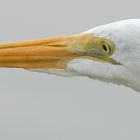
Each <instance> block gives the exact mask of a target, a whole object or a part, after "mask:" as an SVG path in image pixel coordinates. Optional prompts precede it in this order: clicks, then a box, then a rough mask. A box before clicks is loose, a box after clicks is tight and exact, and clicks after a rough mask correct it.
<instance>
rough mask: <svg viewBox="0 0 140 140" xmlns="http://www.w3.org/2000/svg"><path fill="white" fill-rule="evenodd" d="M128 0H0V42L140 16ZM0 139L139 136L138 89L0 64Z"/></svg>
mask: <svg viewBox="0 0 140 140" xmlns="http://www.w3.org/2000/svg"><path fill="white" fill-rule="evenodd" d="M139 5H140V2H139V1H135V0H133V1H128V0H123V1H122V0H116V1H113V0H105V1H103V0H83V1H82V0H69V1H67V0H58V1H57V0H11V1H10V0H0V42H11V41H20V40H30V39H37V38H45V37H51V36H61V35H68V34H75V33H80V32H83V31H85V30H87V29H90V28H93V27H94V26H98V25H101V24H106V23H109V22H114V21H117V20H121V19H127V18H140V8H139ZM0 139H1V140H93V139H94V140H126V139H127V140H132V139H133V140H139V139H140V94H139V93H136V92H135V91H132V90H131V89H129V88H126V87H123V86H116V85H112V84H106V83H102V82H99V81H94V80H91V79H88V78H85V77H75V78H64V77H58V76H53V75H49V74H42V73H35V72H30V71H26V70H22V69H3V68H2V69H0Z"/></svg>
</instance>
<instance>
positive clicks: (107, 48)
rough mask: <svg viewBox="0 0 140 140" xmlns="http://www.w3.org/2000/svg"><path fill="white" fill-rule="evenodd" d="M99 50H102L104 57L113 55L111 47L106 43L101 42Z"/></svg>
mask: <svg viewBox="0 0 140 140" xmlns="http://www.w3.org/2000/svg"><path fill="white" fill-rule="evenodd" d="M101 48H102V52H103V54H105V55H111V54H112V53H113V47H112V45H111V44H110V43H108V42H106V41H103V42H102V45H101Z"/></svg>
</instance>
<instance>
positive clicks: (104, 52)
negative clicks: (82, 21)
mask: <svg viewBox="0 0 140 140" xmlns="http://www.w3.org/2000/svg"><path fill="white" fill-rule="evenodd" d="M0 66H1V67H18V68H26V69H30V70H34V71H42V72H48V73H52V74H59V75H80V76H88V77H91V78H93V79H98V80H102V81H105V82H112V83H115V84H122V85H125V86H128V87H130V88H133V89H134V90H137V91H140V19H131V20H124V21H119V22H115V23H111V24H107V25H103V26H99V27H95V28H93V29H90V30H88V31H86V32H84V33H81V34H78V35H74V36H68V37H66V36H65V37H58V38H49V39H43V40H35V41H26V42H17V43H6V44H0Z"/></svg>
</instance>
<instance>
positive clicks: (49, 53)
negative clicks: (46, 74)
mask: <svg viewBox="0 0 140 140" xmlns="http://www.w3.org/2000/svg"><path fill="white" fill-rule="evenodd" d="M101 44H102V38H97V37H93V36H91V35H89V34H84V35H82V34H81V35H74V36H67V37H57V38H49V39H43V40H34V41H25V42H16V43H6V44H0V67H16V68H57V69H65V68H67V63H68V61H69V60H71V59H73V58H76V57H83V56H85V55H83V54H85V53H86V52H89V50H92V49H96V52H97V50H99V51H101V50H100V47H99V46H101ZM86 55H87V53H86ZM94 59H95V58H94ZM96 60H98V58H96ZM100 61H104V60H101V59H100Z"/></svg>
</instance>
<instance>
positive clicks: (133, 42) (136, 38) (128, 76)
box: [33, 19, 140, 91]
mask: <svg viewBox="0 0 140 140" xmlns="http://www.w3.org/2000/svg"><path fill="white" fill-rule="evenodd" d="M85 33H90V34H92V35H93V36H98V37H105V38H108V39H110V40H112V41H113V42H114V44H115V47H116V51H115V53H114V54H113V55H112V56H111V58H113V59H114V60H116V61H117V62H120V63H121V65H113V64H110V63H102V62H98V61H94V60H89V59H73V60H71V61H70V62H69V64H68V68H67V71H64V70H63V71H62V70H57V69H56V70H54V69H53V70H52V71H51V69H50V70H46V69H44V70H43V72H48V73H52V74H58V75H64V76H65V75H70V73H71V75H81V76H88V77H90V78H93V79H98V80H102V81H105V82H112V83H115V84H121V85H125V86H128V87H130V88H132V89H134V90H137V91H140V19H129V20H124V21H118V22H115V23H111V24H107V25H103V26H99V27H95V28H93V29H90V30H88V31H86V32H84V33H82V34H85ZM33 70H35V69H33ZM38 71H39V69H38ZM41 71H42V70H41Z"/></svg>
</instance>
